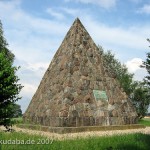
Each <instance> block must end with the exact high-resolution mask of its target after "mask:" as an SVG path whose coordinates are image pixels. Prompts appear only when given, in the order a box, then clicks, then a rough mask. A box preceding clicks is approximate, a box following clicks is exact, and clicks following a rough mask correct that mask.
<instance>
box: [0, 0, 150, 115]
mask: <svg viewBox="0 0 150 150" xmlns="http://www.w3.org/2000/svg"><path fill="white" fill-rule="evenodd" d="M76 17H79V18H80V20H81V22H82V23H83V24H84V26H85V27H86V29H87V30H88V32H89V34H90V35H91V36H92V38H93V40H94V41H95V43H96V44H97V45H101V46H102V47H103V48H104V50H112V52H113V53H114V54H115V55H116V57H117V58H118V59H119V60H120V61H121V62H122V63H124V64H126V65H127V67H128V69H129V72H131V73H134V74H135V76H134V78H135V80H142V78H143V77H144V75H145V74H146V70H144V69H141V68H140V67H139V65H140V64H141V63H142V60H145V58H146V52H148V51H149V50H150V49H149V48H148V46H149V45H148V42H147V41H146V39H147V38H150V1H149V0H55V1H52V0H0V19H1V21H2V23H3V29H4V35H5V37H6V39H7V42H8V43H9V49H11V50H12V52H13V53H14V54H15V56H16V60H15V65H17V66H21V69H20V70H19V71H18V76H19V78H20V82H21V84H22V85H24V88H23V90H22V91H21V94H20V95H21V96H22V99H21V100H20V101H19V102H18V103H19V104H21V107H22V110H23V112H24V111H25V110H26V108H27V106H28V105H29V102H30V100H31V98H32V96H33V94H34V92H35V91H36V89H37V87H38V85H39V83H40V80H41V79H42V76H43V74H44V72H45V71H46V69H47V67H48V65H49V63H50V62H51V60H52V58H53V56H54V54H55V52H56V50H57V49H58V47H59V46H60V44H61V42H62V40H63V38H64V36H65V34H66V33H67V31H68V30H69V28H70V26H71V25H72V23H73V21H74V20H75V18H76Z"/></svg>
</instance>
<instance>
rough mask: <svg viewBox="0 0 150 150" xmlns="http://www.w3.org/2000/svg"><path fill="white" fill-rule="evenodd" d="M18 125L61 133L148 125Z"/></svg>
mask: <svg viewBox="0 0 150 150" xmlns="http://www.w3.org/2000/svg"><path fill="white" fill-rule="evenodd" d="M17 126H18V127H20V128H28V129H32V130H39V131H45V132H52V133H59V134H65V133H77V132H89V131H111V130H127V129H141V128H146V126H144V125H140V124H130V125H112V126H82V127H50V126H40V125H33V124H19V125H17Z"/></svg>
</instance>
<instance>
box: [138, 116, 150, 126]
mask: <svg viewBox="0 0 150 150" xmlns="http://www.w3.org/2000/svg"><path fill="white" fill-rule="evenodd" d="M138 123H139V124H142V125H145V126H150V118H143V119H141V120H139V122H138Z"/></svg>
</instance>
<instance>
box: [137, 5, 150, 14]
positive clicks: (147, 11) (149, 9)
mask: <svg viewBox="0 0 150 150" xmlns="http://www.w3.org/2000/svg"><path fill="white" fill-rule="evenodd" d="M137 12H138V13H145V14H150V4H146V5H144V6H143V7H142V8H140V9H139V10H138V11H137Z"/></svg>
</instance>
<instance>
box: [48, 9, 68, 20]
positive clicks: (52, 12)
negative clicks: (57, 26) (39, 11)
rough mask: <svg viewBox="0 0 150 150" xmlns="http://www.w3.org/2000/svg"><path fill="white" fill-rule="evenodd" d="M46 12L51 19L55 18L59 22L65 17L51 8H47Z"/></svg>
mask: <svg viewBox="0 0 150 150" xmlns="http://www.w3.org/2000/svg"><path fill="white" fill-rule="evenodd" d="M46 12H47V13H49V14H50V15H51V16H53V17H55V18H57V19H60V20H62V19H64V18H65V16H64V15H63V14H62V13H60V12H56V11H54V10H53V9H52V8H48V9H47V10H46Z"/></svg>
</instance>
